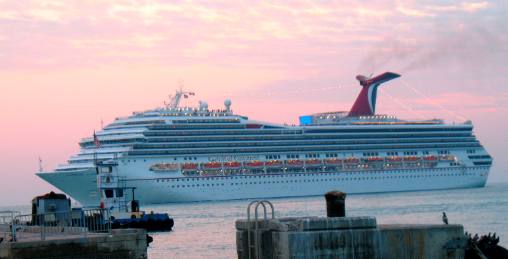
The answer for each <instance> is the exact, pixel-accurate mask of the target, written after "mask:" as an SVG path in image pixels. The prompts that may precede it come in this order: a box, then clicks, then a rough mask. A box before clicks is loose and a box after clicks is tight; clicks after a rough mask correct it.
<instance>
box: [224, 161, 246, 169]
mask: <svg viewBox="0 0 508 259" xmlns="http://www.w3.org/2000/svg"><path fill="white" fill-rule="evenodd" d="M241 166H242V163H240V162H236V161H233V162H226V163H224V168H229V169H236V168H240V167H241Z"/></svg>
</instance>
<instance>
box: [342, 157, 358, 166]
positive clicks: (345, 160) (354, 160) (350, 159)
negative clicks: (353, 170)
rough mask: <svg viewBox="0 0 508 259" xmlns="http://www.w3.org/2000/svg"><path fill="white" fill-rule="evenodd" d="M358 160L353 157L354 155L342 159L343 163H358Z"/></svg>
mask: <svg viewBox="0 0 508 259" xmlns="http://www.w3.org/2000/svg"><path fill="white" fill-rule="evenodd" d="M359 162H360V159H358V158H355V157H350V158H346V159H344V163H345V164H358V163H359Z"/></svg>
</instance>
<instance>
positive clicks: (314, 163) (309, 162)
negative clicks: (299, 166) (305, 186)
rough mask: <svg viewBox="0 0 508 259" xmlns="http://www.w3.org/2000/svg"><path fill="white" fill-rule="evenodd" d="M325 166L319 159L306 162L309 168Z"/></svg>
mask: <svg viewBox="0 0 508 259" xmlns="http://www.w3.org/2000/svg"><path fill="white" fill-rule="evenodd" d="M322 164H323V161H322V160H319V159H309V160H305V165H306V166H307V167H312V166H320V165H322Z"/></svg>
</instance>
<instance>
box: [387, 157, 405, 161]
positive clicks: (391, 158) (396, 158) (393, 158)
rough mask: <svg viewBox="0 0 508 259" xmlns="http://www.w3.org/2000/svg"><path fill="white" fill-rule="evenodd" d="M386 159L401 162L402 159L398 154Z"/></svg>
mask: <svg viewBox="0 0 508 259" xmlns="http://www.w3.org/2000/svg"><path fill="white" fill-rule="evenodd" d="M386 160H388V162H401V161H402V157H400V156H390V157H388V158H387V159H386Z"/></svg>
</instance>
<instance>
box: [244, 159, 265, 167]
mask: <svg viewBox="0 0 508 259" xmlns="http://www.w3.org/2000/svg"><path fill="white" fill-rule="evenodd" d="M245 166H246V167H250V168H259V167H263V166H264V163H263V161H257V160H255V161H249V162H247V163H245Z"/></svg>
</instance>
